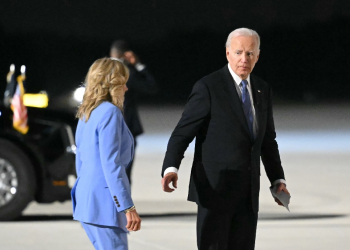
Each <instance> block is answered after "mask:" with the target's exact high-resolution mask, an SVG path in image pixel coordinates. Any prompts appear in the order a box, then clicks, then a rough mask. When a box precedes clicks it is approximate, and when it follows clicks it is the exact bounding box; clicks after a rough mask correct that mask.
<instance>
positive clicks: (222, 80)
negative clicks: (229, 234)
mask: <svg viewBox="0 0 350 250" xmlns="http://www.w3.org/2000/svg"><path fill="white" fill-rule="evenodd" d="M250 80H251V85H252V95H253V101H254V107H255V112H256V119H257V123H258V133H257V135H256V138H255V140H254V141H252V140H251V137H250V134H249V129H248V124H247V120H246V118H245V115H244V112H243V108H242V102H241V101H240V98H239V96H238V93H237V90H236V87H235V82H234V80H233V78H232V76H231V74H230V72H229V70H228V67H227V65H225V67H223V68H222V69H220V70H218V71H216V72H214V73H212V74H210V75H208V76H206V77H204V78H202V79H201V80H199V81H198V82H197V83H196V84H195V85H194V87H193V90H192V93H191V95H190V96H189V98H188V102H187V104H186V107H185V110H184V112H183V114H182V117H181V119H180V121H179V123H178V124H177V126H176V128H175V129H174V131H173V133H172V135H171V137H170V140H169V143H168V148H167V152H166V155H165V159H164V163H163V168H162V175H163V174H164V171H165V170H166V169H167V168H168V167H176V168H179V167H180V163H181V160H182V158H183V157H184V156H183V155H184V152H185V150H186V149H187V147H188V145H189V143H190V142H191V141H192V140H193V139H194V138H196V145H195V155H194V160H193V165H192V171H191V179H190V186H189V194H188V199H189V200H190V201H194V202H196V203H197V204H199V205H201V206H203V207H208V208H210V207H211V208H214V209H217V208H220V207H227V208H229V209H231V208H234V207H235V206H236V205H237V204H238V203H239V201H240V200H241V199H240V198H241V196H242V194H244V195H245V196H246V197H250V198H251V200H252V208H253V211H255V212H257V211H258V209H259V208H258V207H259V206H258V204H259V203H258V198H259V189H260V157H261V158H262V161H263V163H264V166H265V170H266V173H267V176H268V178H269V179H270V181H271V183H273V182H274V181H275V180H277V179H285V178H284V172H283V168H282V165H281V160H280V156H279V151H278V146H277V142H276V140H275V138H276V133H275V126H274V121H273V114H272V91H271V88H270V86H269V85H268V84H267V83H266V82H265V81H263V80H261V79H260V78H258V77H256V76H254V75H252V74H251V75H250ZM248 173H249V175H250V176H249V178H246V176H247V174H248ZM247 180H249V181H247ZM249 193H250V194H249Z"/></svg>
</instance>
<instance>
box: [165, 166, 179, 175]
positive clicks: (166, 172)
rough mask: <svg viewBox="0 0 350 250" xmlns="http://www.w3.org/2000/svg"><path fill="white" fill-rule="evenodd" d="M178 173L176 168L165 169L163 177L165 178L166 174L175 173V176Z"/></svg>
mask: <svg viewBox="0 0 350 250" xmlns="http://www.w3.org/2000/svg"><path fill="white" fill-rule="evenodd" d="M178 171H179V170H178V169H177V168H175V167H168V168H167V169H165V171H164V174H163V176H166V175H167V174H168V173H175V174H177V172H178Z"/></svg>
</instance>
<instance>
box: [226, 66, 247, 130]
mask: <svg viewBox="0 0 350 250" xmlns="http://www.w3.org/2000/svg"><path fill="white" fill-rule="evenodd" d="M227 67H228V66H227V65H226V66H225V67H224V68H223V69H222V73H223V74H222V76H223V81H222V83H223V91H224V92H225V95H226V97H227V99H228V101H229V103H230V106H231V108H232V109H233V112H234V113H235V114H236V116H237V117H238V120H239V121H240V122H241V123H242V125H243V127H244V128H245V131H246V133H247V135H248V136H250V134H249V128H248V123H247V120H246V118H245V115H244V112H243V108H242V103H241V100H240V99H239V96H238V93H237V90H236V87H235V85H234V84H236V83H235V81H234V80H233V78H232V76H231V74H230V71H229V70H228V68H227Z"/></svg>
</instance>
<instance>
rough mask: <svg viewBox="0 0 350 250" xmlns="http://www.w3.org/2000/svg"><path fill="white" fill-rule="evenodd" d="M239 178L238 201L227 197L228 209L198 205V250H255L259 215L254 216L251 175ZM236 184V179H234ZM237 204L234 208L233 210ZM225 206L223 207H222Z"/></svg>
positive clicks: (248, 172) (235, 198) (242, 175)
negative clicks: (240, 187)
mask: <svg viewBox="0 0 350 250" xmlns="http://www.w3.org/2000/svg"><path fill="white" fill-rule="evenodd" d="M233 174H238V175H240V178H241V180H242V182H240V184H241V185H243V186H244V187H242V190H245V191H244V192H240V194H239V195H237V194H236V196H235V197H227V198H228V199H230V200H229V201H227V205H226V206H225V205H222V207H215V206H214V207H210V208H207V207H203V206H202V205H200V204H199V205H198V214H197V246H198V249H199V250H231V249H232V250H253V249H254V245H255V235H256V226H257V218H258V216H257V213H255V212H253V209H252V204H251V196H250V191H251V189H250V188H249V187H250V181H251V180H250V174H251V173H250V171H249V170H246V171H241V172H239V173H238V172H237V173H233ZM232 181H234V179H232ZM232 201H234V204H235V205H234V206H231V204H232ZM221 204H223V203H221Z"/></svg>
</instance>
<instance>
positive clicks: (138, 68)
mask: <svg viewBox="0 0 350 250" xmlns="http://www.w3.org/2000/svg"><path fill="white" fill-rule="evenodd" d="M135 68H136V70H137V71H141V70H143V69H144V68H146V65H144V64H142V63H136V64H135Z"/></svg>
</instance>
